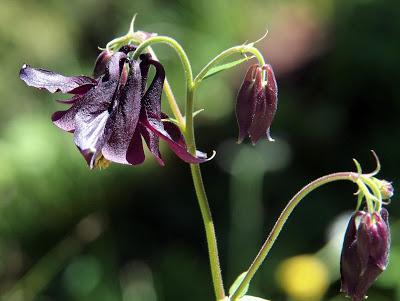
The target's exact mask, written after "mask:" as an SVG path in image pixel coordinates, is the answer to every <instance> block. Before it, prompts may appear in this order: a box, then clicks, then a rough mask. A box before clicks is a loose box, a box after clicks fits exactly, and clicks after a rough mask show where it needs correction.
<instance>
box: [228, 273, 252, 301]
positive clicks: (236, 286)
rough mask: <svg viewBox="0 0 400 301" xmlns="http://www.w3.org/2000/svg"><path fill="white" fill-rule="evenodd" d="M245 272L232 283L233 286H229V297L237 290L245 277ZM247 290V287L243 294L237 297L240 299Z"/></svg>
mask: <svg viewBox="0 0 400 301" xmlns="http://www.w3.org/2000/svg"><path fill="white" fill-rule="evenodd" d="M246 274H247V272H243V273H242V274H240V275H239V276H238V277H237V278H236V280H235V281H234V282H233V284H232V285H231V287H230V288H229V296H232V295H233V294H234V293H235V291H236V290H237V289H238V287H239V285H240V283H242V281H243V279H244V277H246ZM248 290H249V285H247V286H246V289H245V290H244V292H243V293H242V294H241V295H240V296H239V298H240V297H242V296H243V295H244V294H246V293H247V291H248ZM249 301H250V300H249Z"/></svg>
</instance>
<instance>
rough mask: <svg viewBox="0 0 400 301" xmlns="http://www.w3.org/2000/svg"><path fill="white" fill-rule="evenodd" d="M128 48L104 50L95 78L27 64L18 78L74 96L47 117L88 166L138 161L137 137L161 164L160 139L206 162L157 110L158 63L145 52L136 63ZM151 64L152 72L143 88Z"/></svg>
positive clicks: (160, 85)
mask: <svg viewBox="0 0 400 301" xmlns="http://www.w3.org/2000/svg"><path fill="white" fill-rule="evenodd" d="M133 50H134V47H132V46H127V47H123V48H122V49H121V50H120V51H118V52H115V53H114V54H110V53H105V52H103V53H102V54H101V55H100V56H99V58H98V60H97V62H96V66H95V75H96V78H95V79H93V78H90V77H86V76H73V77H66V76H62V75H59V74H56V73H53V72H50V71H47V70H43V69H36V68H31V67H30V66H28V65H24V66H23V67H22V69H21V70H20V78H21V79H22V80H23V81H24V82H25V83H26V84H27V85H29V86H32V87H36V88H39V89H46V90H48V91H49V92H51V93H54V92H62V93H70V94H73V97H72V98H71V99H68V100H63V101H61V102H63V103H67V104H71V105H72V106H71V107H70V108H69V109H68V110H66V111H58V112H55V113H54V114H53V116H52V120H53V123H54V124H55V125H56V126H58V127H59V128H61V129H63V130H65V131H67V132H73V134H74V142H75V144H76V146H77V147H78V149H79V150H80V152H81V153H82V155H83V156H84V157H85V159H86V161H87V163H88V165H89V166H90V168H93V167H96V166H101V165H103V164H104V162H107V160H108V161H113V162H117V163H122V164H132V165H135V164H140V163H142V162H143V161H144V159H145V155H144V151H143V145H142V137H143V138H144V141H145V142H146V144H147V146H148V148H149V149H150V151H151V153H152V154H153V155H154V156H155V158H156V159H157V161H158V162H159V163H160V164H161V165H164V162H163V160H162V158H161V154H160V151H159V139H160V138H161V139H162V140H164V141H166V142H167V144H168V145H169V147H170V148H171V149H172V151H174V152H175V154H176V155H177V156H178V157H179V158H181V159H182V160H184V161H185V162H188V163H201V162H205V161H207V160H209V159H208V158H207V156H206V154H204V153H202V152H197V153H196V155H195V156H194V155H191V154H190V153H189V152H188V150H187V147H186V144H185V141H184V139H183V136H182V133H181V131H180V129H179V128H178V127H177V126H176V125H174V124H172V123H170V122H168V121H166V120H168V116H167V115H165V114H163V113H161V94H162V88H163V84H164V79H165V71H164V68H163V67H162V65H161V64H160V63H159V62H157V61H154V60H152V59H151V57H150V56H149V55H142V56H141V60H137V61H136V60H130V59H128V57H127V53H128V52H130V51H133ZM150 66H154V67H155V69H156V72H155V76H154V78H153V80H152V81H151V83H150V85H148V87H147V89H146V86H147V73H148V71H149V68H150ZM127 70H129V71H127ZM104 159H105V160H104Z"/></svg>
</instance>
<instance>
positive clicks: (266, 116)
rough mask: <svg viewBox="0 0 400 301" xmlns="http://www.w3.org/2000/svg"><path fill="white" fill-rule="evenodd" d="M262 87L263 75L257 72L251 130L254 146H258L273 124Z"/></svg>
mask: <svg viewBox="0 0 400 301" xmlns="http://www.w3.org/2000/svg"><path fill="white" fill-rule="evenodd" d="M262 85H263V83H262V73H261V72H257V74H256V79H255V83H254V86H255V87H254V90H255V91H257V95H256V97H255V107H254V117H253V120H252V123H251V126H250V129H249V135H250V138H251V142H252V143H253V144H256V143H257V141H258V140H259V139H260V138H261V137H264V136H265V135H266V133H267V130H268V128H269V127H270V125H271V123H272V118H270V112H269V111H268V105H267V97H266V96H267V95H266V93H265V91H264V88H263V86H262Z"/></svg>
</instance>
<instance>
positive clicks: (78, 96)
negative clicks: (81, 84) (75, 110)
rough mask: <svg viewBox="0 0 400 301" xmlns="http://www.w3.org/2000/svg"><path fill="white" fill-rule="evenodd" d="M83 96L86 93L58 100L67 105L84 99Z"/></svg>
mask: <svg viewBox="0 0 400 301" xmlns="http://www.w3.org/2000/svg"><path fill="white" fill-rule="evenodd" d="M83 96H84V95H82V94H76V95H74V96H73V97H71V98H68V99H57V102H59V103H63V104H66V105H71V104H75V103H77V102H79V101H80V100H82V98H83Z"/></svg>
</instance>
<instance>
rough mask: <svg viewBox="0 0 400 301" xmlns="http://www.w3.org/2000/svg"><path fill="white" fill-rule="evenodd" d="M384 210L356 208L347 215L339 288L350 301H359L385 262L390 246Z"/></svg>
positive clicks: (382, 268)
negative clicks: (371, 210) (347, 223)
mask: <svg viewBox="0 0 400 301" xmlns="http://www.w3.org/2000/svg"><path fill="white" fill-rule="evenodd" d="M388 215H389V214H388V212H387V210H386V209H384V208H383V209H382V210H381V211H380V212H379V213H378V212H374V213H372V214H371V213H368V212H364V211H358V212H356V213H354V215H353V216H352V217H351V219H350V222H349V225H348V227H347V230H346V234H345V237H344V242H343V249H342V255H341V260H340V273H341V280H342V291H343V292H344V293H345V294H346V295H348V296H349V297H350V298H351V299H352V300H353V301H361V300H363V298H364V296H365V294H366V292H367V290H368V288H369V287H370V286H371V285H372V283H373V282H374V281H375V279H376V278H377V277H378V276H379V274H380V273H382V272H383V271H384V270H385V268H386V266H387V264H388V257H389V248H390V229H389V223H388Z"/></svg>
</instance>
